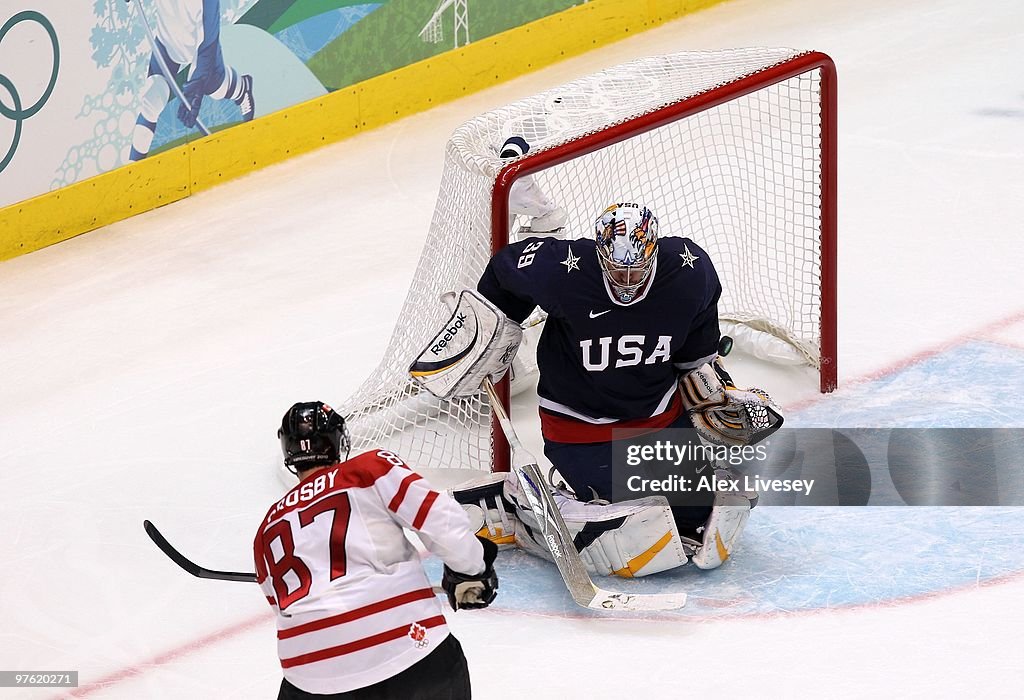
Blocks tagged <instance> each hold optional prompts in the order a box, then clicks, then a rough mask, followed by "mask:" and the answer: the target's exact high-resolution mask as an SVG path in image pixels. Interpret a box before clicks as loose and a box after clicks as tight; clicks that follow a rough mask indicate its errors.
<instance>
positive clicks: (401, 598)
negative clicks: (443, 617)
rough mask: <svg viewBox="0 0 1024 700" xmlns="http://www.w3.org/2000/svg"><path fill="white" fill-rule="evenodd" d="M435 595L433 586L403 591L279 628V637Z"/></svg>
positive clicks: (322, 627) (288, 636)
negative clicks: (303, 622)
mask: <svg viewBox="0 0 1024 700" xmlns="http://www.w3.org/2000/svg"><path fill="white" fill-rule="evenodd" d="M433 597H434V590H433V589H432V588H421V589H419V590H416V591H410V592H408V593H403V594H402V595H396V596H393V597H391V598H386V599H384V600H380V601H377V602H376V603H373V604H371V605H364V606H363V607H361V608H356V609H355V610H349V611H347V612H343V613H341V614H339V615H331V616H330V617H325V618H322V619H320V620H313V621H312V622H307V623H305V624H303V625H296V626H295V627H289V628H288V629H284V630H278V633H277V638H278V639H291V638H292V637H298V636H299V635H300V634H306V633H307V632H316V631H317V630H322V629H327V628H328V627H334V626H335V625H343V624H345V623H346V622H352V620H358V619H359V618H361V617H366V616H368V615H373V614H375V613H379V612H383V611H385V610H390V609H391V608H397V607H398V606H400V605H405V604H406V603H413V602H415V601H417V600H426V599H429V598H433Z"/></svg>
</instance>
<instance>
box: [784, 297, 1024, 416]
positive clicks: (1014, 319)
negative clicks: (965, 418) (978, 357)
mask: <svg viewBox="0 0 1024 700" xmlns="http://www.w3.org/2000/svg"><path fill="white" fill-rule="evenodd" d="M1021 322H1024V309H1020V310H1019V311H1017V312H1015V313H1013V314H1010V315H1009V316H1006V317H1004V318H1001V319H999V320H998V321H993V322H991V323H989V324H986V325H984V326H982V327H981V328H978V329H976V330H973V331H969V332H967V333H964V334H962V335H958V336H955V337H953V338H951V339H949V340H946V341H944V342H942V343H940V344H938V345H936V346H935V347H932V348H929V349H927V350H922V351H920V352H917V353H914V354H913V355H910V356H908V357H905V358H903V359H901V360H897V361H896V362H894V363H893V364H891V365H887V366H885V367H882V368H881V369H876V370H873V371H871V372H868V373H867V374H863V375H861V376H859V377H854V378H852V379H843V380H842V381H841V382H840V388H842V389H850V388H853V387H858V386H861V385H863V384H868V383H870V382H874V381H878V380H879V379H882V378H883V377H888V376H890V375H893V374H896V373H897V372H900V371H902V370H904V369H906V368H907V367H911V366H913V365H916V364H918V363H920V362H924V361H925V360H928V359H931V358H933V357H935V356H936V355H941V354H942V353H944V352H948V351H949V350H952V349H953V348H955V347H958V346H960V345H963V344H965V343H968V342H970V341H972V340H986V341H990V342H993V343H997V344H999V345H1005V346H1007V347H1012V348H1014V349H1018V346H1017V345H1015V344H1014V343H1010V342H1007V341H1004V340H1000V339H996V338H992V337H990V336H992V335H993V334H994V333H997V332H998V331H1001V330H1004V329H1006V328H1009V327H1011V326H1015V325H1017V324H1018V323H1021ZM1021 349H1024V348H1021ZM829 396H831V394H819V395H817V396H814V397H812V398H809V399H805V400H803V401H797V402H795V403H793V404H790V405H787V406H786V409H787V410H788V411H800V410H803V409H805V408H807V407H808V406H813V405H814V404H816V403H818V402H820V401H824V400H825V399H827V398H828V397H829Z"/></svg>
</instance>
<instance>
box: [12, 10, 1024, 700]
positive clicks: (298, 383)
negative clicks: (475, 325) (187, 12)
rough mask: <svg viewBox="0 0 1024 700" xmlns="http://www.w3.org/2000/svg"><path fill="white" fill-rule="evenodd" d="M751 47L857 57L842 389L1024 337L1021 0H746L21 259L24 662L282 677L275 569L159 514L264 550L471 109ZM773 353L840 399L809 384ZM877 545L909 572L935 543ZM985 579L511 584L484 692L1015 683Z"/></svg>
mask: <svg viewBox="0 0 1024 700" xmlns="http://www.w3.org/2000/svg"><path fill="white" fill-rule="evenodd" d="M747 45H787V46H794V47H801V48H815V49H819V50H822V51H825V52H827V53H829V54H830V55H831V56H832V57H833V58H834V59H835V61H836V63H837V66H838V69H839V76H840V107H841V114H840V121H839V125H840V126H839V128H840V138H841V140H840V244H839V251H840V258H839V259H840V264H839V273H840V290H839V291H840V294H839V299H840V324H841V325H840V377H841V383H847V384H851V383H853V382H854V381H855V380H858V379H860V378H865V377H872V376H885V373H886V372H887V371H888V370H889V369H890V368H896V367H899V366H901V365H902V364H903V363H905V362H906V361H907V360H908V359H909V358H914V357H919V356H924V355H926V354H927V353H929V352H931V351H933V350H935V349H937V348H938V349H941V348H944V347H952V346H955V345H957V344H958V343H960V342H962V341H963V340H964V339H965V338H975V337H979V334H980V335H981V336H983V337H985V338H987V339H988V340H991V341H994V342H999V343H1003V344H1004V346H1005V347H1007V348H1011V349H1012V347H1019V346H1020V344H1021V342H1022V341H1021V339H1022V335H1021V330H1020V328H1021V325H1020V324H1021V322H1022V317H1021V311H1022V309H1024V282H1022V281H1021V270H1022V269H1024V238H1022V237H1021V235H1020V233H1021V224H1020V222H1021V221H1022V220H1024V196H1022V194H1021V193H1022V190H1024V188H1022V185H1024V138H1022V135H1024V83H1022V79H1021V72H1020V67H1021V65H1024V5H1022V4H1021V3H1019V2H1015V1H1005V2H996V1H994V0H992V1H990V2H985V3H964V2H959V1H955V0H933V1H929V2H926V1H924V0H916V1H915V0H906V1H903V2H898V3H896V2H890V1H885V0H862V1H860V2H856V3H854V2H841V1H839V0H835V1H832V2H824V1H821V0H781V1H779V2H772V3H766V2H760V3H759V2H755V1H754V0H735V1H733V2H728V3H725V4H723V5H720V6H717V7H715V8H712V9H711V10H708V11H705V12H702V13H699V14H697V15H695V16H692V17H690V18H685V19H683V20H680V21H676V22H673V23H671V24H669V25H666V26H663V27H660V28H657V29H655V30H652V31H650V32H646V33H643V34H642V35H639V36H636V37H633V38H631V39H629V40H627V41H623V42H621V43H618V44H615V45H613V46H610V47H607V48H604V49H600V50H598V51H594V52H592V53H589V54H587V55H585V56H582V57H578V58H574V59H570V60H568V61H565V62H564V63H562V64H559V65H557V66H554V67H551V68H548V69H545V70H543V71H540V72H537V73H535V74H532V75H530V76H527V77H524V78H520V79H517V80H514V81H512V82H510V83H507V84H505V85H502V86H499V87H496V88H493V89H490V90H487V91H484V92H482V93H479V94H477V95H473V96H470V97H468V98H465V99H463V100H460V101H458V102H456V103H452V104H448V105H443V106H441V107H438V108H436V109H434V110H432V111H430V112H428V113H426V114H422V115H418V116H415V117H412V118H408V119H405V120H403V121H401V122H398V123H396V124H393V125H390V126H387V127H384V128H382V129H378V130H376V131H373V132H371V133H367V134H364V135H361V136H360V137H358V138H355V139H351V140H349V141H346V142H343V143H340V144H337V145H334V146H331V147H328V148H325V149H322V150H320V151H318V152H316V153H313V154H311V155H308V156H305V157H302V158H298V159H295V160H293V161H290V162H288V163H285V164H282V165H280V166H276V167H273V168H269V169H267V170H265V171H263V172H259V173H256V174H253V175H251V176H248V177H246V178H244V179H241V180H238V181H235V182H232V183H229V184H227V185H224V186H221V187H219V188H216V189H214V190H211V191H208V192H206V193H203V194H201V195H198V196H196V197H192V198H190V199H188V200H186V201H184V202H181V203H178V204H174V205H170V206H167V207H164V208H163V209H160V210H157V211H154V212H150V213H147V214H143V215H141V216H138V217H135V218H133V219H130V220H128V221H125V222H122V223H119V224H115V225H112V226H109V227H106V228H104V229H102V230H99V231H95V232H93V233H90V234H87V235H84V236H81V237H78V238H76V239H73V240H71V241H68V242H66V243H63V244H61V245H58V246H54V247H51V248H48V249H46V250H43V251H40V252H37V253H33V254H31V255H28V256H24V257H21V258H17V259H14V260H11V261H7V262H4V263H2V264H0V372H2V375H0V494H3V499H4V504H3V507H2V508H0V533H3V537H2V538H0V561H2V563H3V569H2V576H0V621H2V623H0V667H2V668H0V670H5V669H6V670H70V669H77V670H80V671H81V682H82V684H83V688H82V692H83V693H85V694H87V695H88V697H94V698H111V699H114V698H118V699H120V698H196V697H219V698H265V697H273V696H274V694H275V692H276V686H277V684H278V682H279V678H280V671H279V669H278V667H277V660H276V656H275V649H274V633H273V623H272V621H271V619H270V617H269V613H268V612H267V609H266V604H265V602H264V601H263V599H262V597H261V596H260V595H259V593H258V591H256V590H255V589H254V588H251V587H247V586H246V584H235V583H221V582H207V581H200V580H195V579H192V578H190V577H188V576H187V575H185V574H184V573H182V572H180V571H178V570H177V569H176V568H175V567H174V566H173V565H172V564H171V563H170V562H169V561H168V560H166V559H165V558H164V557H163V555H162V554H160V552H158V551H157V550H156V549H155V548H154V547H153V546H152V544H151V543H150V542H149V541H148V540H147V539H146V538H145V536H144V534H143V532H142V528H141V522H142V520H143V518H150V519H152V520H154V521H155V522H156V523H157V524H158V525H160V526H161V527H162V529H163V530H164V531H165V534H167V536H168V537H169V538H170V539H171V541H172V542H174V543H175V544H176V545H178V546H179V547H180V548H181V549H182V550H183V551H185V552H187V553H188V554H189V555H190V556H192V557H193V558H194V559H196V560H198V561H199V562H201V563H203V564H206V565H207V566H211V567H214V568H224V569H233V570H249V569H250V568H251V555H250V542H251V537H252V534H253V532H254V529H255V526H256V521H257V519H258V518H259V517H260V516H261V515H262V513H263V511H264V509H265V508H266V506H267V505H269V503H270V502H271V501H272V500H274V499H275V498H276V497H278V496H279V494H280V491H281V486H280V483H279V482H278V480H277V477H276V475H275V473H274V471H273V469H272V465H273V463H274V460H275V459H276V457H277V455H276V445H275V441H274V438H273V431H274V429H275V426H276V422H277V421H278V420H279V417H280V415H281V413H282V412H283V410H284V409H285V408H286V407H287V406H288V405H289V404H291V403H292V402H293V401H297V400H310V399H321V400H325V401H331V402H338V401H340V400H341V399H343V398H344V397H345V396H346V395H347V394H348V393H349V392H350V391H351V390H352V389H354V388H355V386H356V385H357V384H358V383H359V381H360V380H361V379H362V378H363V377H365V376H366V375H367V374H368V373H369V371H370V370H371V369H372V368H373V367H374V366H375V364H376V362H377V360H378V358H379V356H380V354H381V353H382V351H383V348H384V346H385V344H386V342H387V339H388V337H389V334H390V331H391V327H392V324H393V322H394V320H395V318H396V316H397V314H398V310H399V307H400V305H401V302H402V300H403V298H404V295H405V291H406V287H407V284H408V280H409V279H410V278H411V275H412V272H413V269H414V267H415V264H416V261H417V259H418V252H419V250H420V248H421V247H422V245H423V243H424V239H425V233H426V230H427V226H428V223H429V220H430V215H431V212H432V209H433V204H434V198H435V195H436V189H437V185H438V182H439V178H440V167H441V161H442V152H443V146H444V143H445V140H446V138H447V135H448V134H449V133H450V132H451V131H452V130H453V129H454V128H455V127H456V126H457V125H458V124H460V123H461V122H462V121H464V120H465V119H466V118H468V117H470V116H472V115H474V114H477V113H480V112H482V111H485V110H487V109H491V108H493V107H495V106H498V105H501V104H505V103H508V102H510V101H513V100H515V99H518V98H520V97H523V96H526V95H529V94H533V93H535V92H538V91H540V90H543V89H546V88H548V87H551V86H553V85H557V84H560V83H563V82H566V81H568V80H571V79H573V78H576V77H578V76H579V75H582V74H586V73H591V72H593V71H595V70H598V69H600V68H603V67H606V66H609V65H614V64H617V63H621V62H623V61H626V60H630V59H632V58H634V57H637V56H640V55H647V54H657V53H668V52H673V51H678V50H683V49H705V48H707V49H711V48H726V47H733V46H747ZM1006 319H1010V320H1009V321H1006ZM1014 319H1015V320H1014ZM1004 321H1005V322H1004ZM1014 357H1015V358H1016V359H1015V360H1014V361H1015V362H1019V361H1020V355H1019V354H1018V355H1016V356H1014ZM742 364H743V363H742V362H740V365H742ZM748 371H749V374H745V375H741V374H740V372H738V371H734V374H736V375H737V376H743V379H744V381H749V382H750V383H761V384H764V385H765V386H769V387H770V388H771V389H772V390H773V392H774V393H776V395H778V396H779V397H780V398H783V399H784V400H785V401H786V402H787V403H789V404H792V405H797V404H798V402H800V401H803V400H808V399H811V398H813V382H812V381H810V380H809V378H808V377H807V376H806V375H805V374H804V375H801V374H800V373H799V372H797V373H795V374H787V373H788V372H789V370H785V371H782V370H777V371H776V370H771V371H770V370H768V369H766V368H763V367H758V366H756V365H753V364H752V365H750V368H749V370H748ZM863 387H864V385H863V384H862V385H861V388H860V391H861V392H864V393H865V394H866V395H869V394H868V393H867V392H865V390H864V388H863ZM1017 388H1018V389H1019V387H1017ZM1017 393H1018V394H1019V392H1017ZM842 396H843V391H840V394H839V399H840V400H841V399H842ZM873 410H875V411H876V414H877V416H879V417H884V418H886V419H888V418H889V416H888V411H887V406H886V403H885V401H879V402H878V403H877V405H876V406H875V407H874V409H873ZM523 413H525V418H524V419H522V420H521V421H520V422H519V425H520V426H521V429H522V431H523V432H524V434H532V433H533V432H535V426H534V423H535V421H534V419H533V416H534V414H533V413H532V411H531V410H530V409H529V408H526V410H525V411H520V415H522V414H523ZM1018 421H1019V419H1018ZM1018 425H1019V422H1018ZM774 513H775V517H776V518H782V517H784V515H785V514H784V513H780V512H778V511H774ZM757 517H758V515H757V512H756V511H755V514H754V517H752V523H753V522H754V521H755V519H756V518H757ZM755 532H756V531H755ZM770 534H771V533H762V535H763V536H762V538H761V541H762V542H763V541H765V540H767V544H766V546H770V544H771V541H772V538H771V537H770V536H768V535H770ZM978 537H979V539H978V544H977V549H978V551H979V552H984V551H985V546H986V541H985V536H984V533H982V534H981V535H978ZM848 538H849V540H850V541H851V542H854V541H856V540H857V538H858V532H856V531H853V532H850V533H848ZM827 544H828V543H822V546H823V547H825V546H827ZM842 544H843V543H842V542H836V546H837V547H838V546H841V545H842ZM761 554H762V556H770V553H766V552H761ZM788 554H789V556H793V553H792V552H789V553H788ZM874 554H875V557H876V559H875V563H876V564H877V558H878V557H888V560H889V561H890V562H891V566H892V569H893V570H894V571H896V572H899V571H903V564H904V563H905V562H906V561H910V560H913V559H914V557H915V554H916V552H915V550H914V548H913V542H909V543H908V546H907V547H899V548H891V549H885V548H883V549H881V550H880V551H875V552H874ZM732 564H733V565H736V566H737V570H738V569H739V567H740V564H741V561H735V562H732ZM718 573H719V574H720V575H721V576H723V577H725V576H728V571H727V569H726V568H723V569H722V570H720V572H718ZM978 582H979V585H974V586H960V587H959V588H957V589H956V590H953V591H950V592H946V593H937V594H934V595H919V596H916V597H914V598H911V599H906V600H901V601H900V602H886V601H878V602H876V603H875V604H871V605H861V606H857V607H852V608H846V609H834V608H829V607H828V606H822V607H820V608H816V609H811V610H806V611H803V612H800V613H794V614H772V615H744V616H738V617H729V616H728V615H715V616H708V617H703V618H694V619H643V620H623V619H615V620H601V619H595V618H593V617H578V616H572V615H565V614H559V613H557V612H555V613H552V612H544V611H542V612H537V613H531V612H530V611H529V610H528V609H524V608H523V606H522V605H519V606H510V605H503V604H502V601H501V599H500V598H499V600H498V602H497V603H496V605H495V606H494V607H493V608H492V609H490V610H487V611H482V612H480V613H469V612H460V613H458V614H456V615H452V616H450V619H451V627H452V629H453V630H454V631H455V633H456V634H457V635H458V636H459V637H460V639H461V640H462V642H463V645H464V647H465V648H466V652H467V655H468V657H469V659H470V664H471V668H472V672H473V679H474V685H475V688H476V691H477V697H481V698H514V697H523V696H529V697H533V698H555V697H558V698H575V697H587V698H594V699H599V698H623V697H647V696H651V697H660V698H677V697H678V698H682V697H688V698H689V697H692V698H705V697H755V696H756V697H766V698H777V697H830V698H832V697H842V698H860V697H878V696H885V697H890V696H891V697H901V698H903V697H921V698H936V697H950V698H954V697H956V698H961V697H965V696H969V695H974V696H981V695H984V696H986V697H1018V696H1019V694H1020V688H1021V687H1024V686H1022V683H1024V661H1022V659H1024V645H1022V643H1021V641H1020V627H1021V623H1022V621H1024V614H1022V611H1021V608H1022V604H1021V602H1020V601H1021V598H1022V595H1024V580H1022V578H1021V576H1020V575H1019V574H1017V575H1014V574H1012V573H1011V574H1008V575H1006V576H1003V577H1002V578H998V579H996V580H995V582H992V583H990V584H989V583H985V582H984V581H982V579H981V577H980V575H979V579H978ZM515 584H516V581H515V580H514V577H512V578H510V580H508V583H507V585H506V587H505V588H504V590H507V591H508V595H509V596H510V597H511V596H513V594H514V592H515ZM770 584H771V582H770V581H764V582H762V585H770ZM982 584H984V585H982ZM938 588H940V589H941V588H942V586H941V582H940V583H939V585H938ZM513 599H514V598H513ZM537 607H538V609H541V608H544V609H545V610H546V608H545V607H544V606H543V605H541V604H540V601H538V605H537ZM527 608H528V606H527ZM97 682H99V683H100V685H99V686H97V685H96V683H97ZM57 696H60V694H59V693H57V692H56V691H19V690H10V689H8V690H0V697H2V698H7V697H57Z"/></svg>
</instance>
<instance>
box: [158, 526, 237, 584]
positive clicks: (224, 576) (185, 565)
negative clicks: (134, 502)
mask: <svg viewBox="0 0 1024 700" xmlns="http://www.w3.org/2000/svg"><path fill="white" fill-rule="evenodd" d="M142 527H143V528H145V530H146V534H147V535H149V539H151V540H153V543H154V544H155V545H156V546H157V547H159V548H160V551H161V552H163V553H164V554H166V555H167V556H168V557H169V558H170V560H171V561H173V562H174V563H175V564H177V565H178V566H180V567H181V568H182V569H184V570H185V571H187V572H189V573H190V574H192V575H193V576H195V577H197V578H209V579H216V580H218V581H243V582H245V583H256V574H250V573H242V572H238V571H214V570H213V569H207V568H205V567H202V566H199V564H196V563H195V562H194V561H192V560H191V559H188V558H187V557H186V556H185V555H184V554H182V553H181V552H179V551H178V550H176V549H175V548H174V546H173V545H171V543H170V542H168V541H167V538H166V537H164V536H163V535H162V534H161V533H160V531H159V530H157V529H156V525H154V524H153V523H151V522H149V521H148V520H143V521H142Z"/></svg>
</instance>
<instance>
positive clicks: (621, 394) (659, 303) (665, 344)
mask: <svg viewBox="0 0 1024 700" xmlns="http://www.w3.org/2000/svg"><path fill="white" fill-rule="evenodd" d="M595 248H596V244H595V243H594V241H591V240H586V239H581V240H569V241H565V240H557V239H551V238H529V239H526V240H523V241H520V242H518V243H513V244H511V245H508V246H506V247H505V248H504V249H502V250H501V251H499V252H498V253H497V254H495V256H494V257H493V258H492V259H491V261H490V263H489V264H488V266H487V268H486V269H485V271H484V274H483V276H482V277H481V279H480V282H479V284H478V287H477V288H478V291H479V292H480V293H481V294H483V295H484V296H485V297H487V298H488V299H490V300H491V301H492V302H494V304H496V305H497V306H498V307H499V308H500V309H501V310H502V311H504V312H505V314H506V315H508V316H509V318H511V319H513V320H515V321H520V322H521V321H522V320H523V319H524V318H526V316H527V315H528V314H529V313H530V312H531V311H532V309H533V307H534V306H540V307H541V308H542V309H544V311H546V312H547V314H548V319H547V321H546V322H545V324H544V331H543V332H542V334H541V338H540V341H539V343H538V346H537V365H538V367H539V369H540V380H539V382H538V385H537V393H538V394H539V396H540V405H541V408H542V410H543V409H546V410H548V411H554V412H556V413H559V414H562V415H567V416H570V417H572V418H574V419H578V420H581V421H584V422H588V423H609V422H612V421H623V420H634V419H643V418H648V417H651V416H657V415H659V414H662V413H664V412H665V411H667V410H668V409H669V407H670V405H671V404H673V402H674V400H675V396H676V386H677V378H678V374H679V372H681V371H687V370H689V369H692V368H694V367H697V366H699V365H700V364H702V363H703V362H706V361H708V360H709V359H711V358H713V357H714V355H715V353H716V351H717V348H718V340H719V329H718V310H717V303H718V298H719V296H720V295H721V285H720V284H719V281H718V275H717V273H716V272H715V268H714V266H713V265H712V263H711V260H710V258H709V257H708V254H707V253H706V252H705V251H704V250H702V249H701V248H700V247H699V246H698V245H697V244H696V243H694V242H693V241H691V240H690V239H688V238H679V237H667V238H662V239H661V240H659V242H658V254H657V257H656V259H655V265H654V268H653V270H652V272H651V280H650V282H649V283H648V284H647V286H646V288H644V289H643V290H642V291H641V293H640V294H639V295H638V296H637V298H636V299H635V300H634V301H633V302H631V303H630V304H623V303H621V302H620V301H619V300H618V299H617V298H615V297H614V296H613V295H612V293H611V290H610V288H609V287H608V284H607V282H606V280H605V276H604V274H603V273H602V271H601V268H600V264H599V262H598V259H597V254H596V250H595ZM677 409H678V407H677ZM545 436H546V437H549V438H550V437H551V436H550V435H548V434H547V428H546V427H545Z"/></svg>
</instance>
